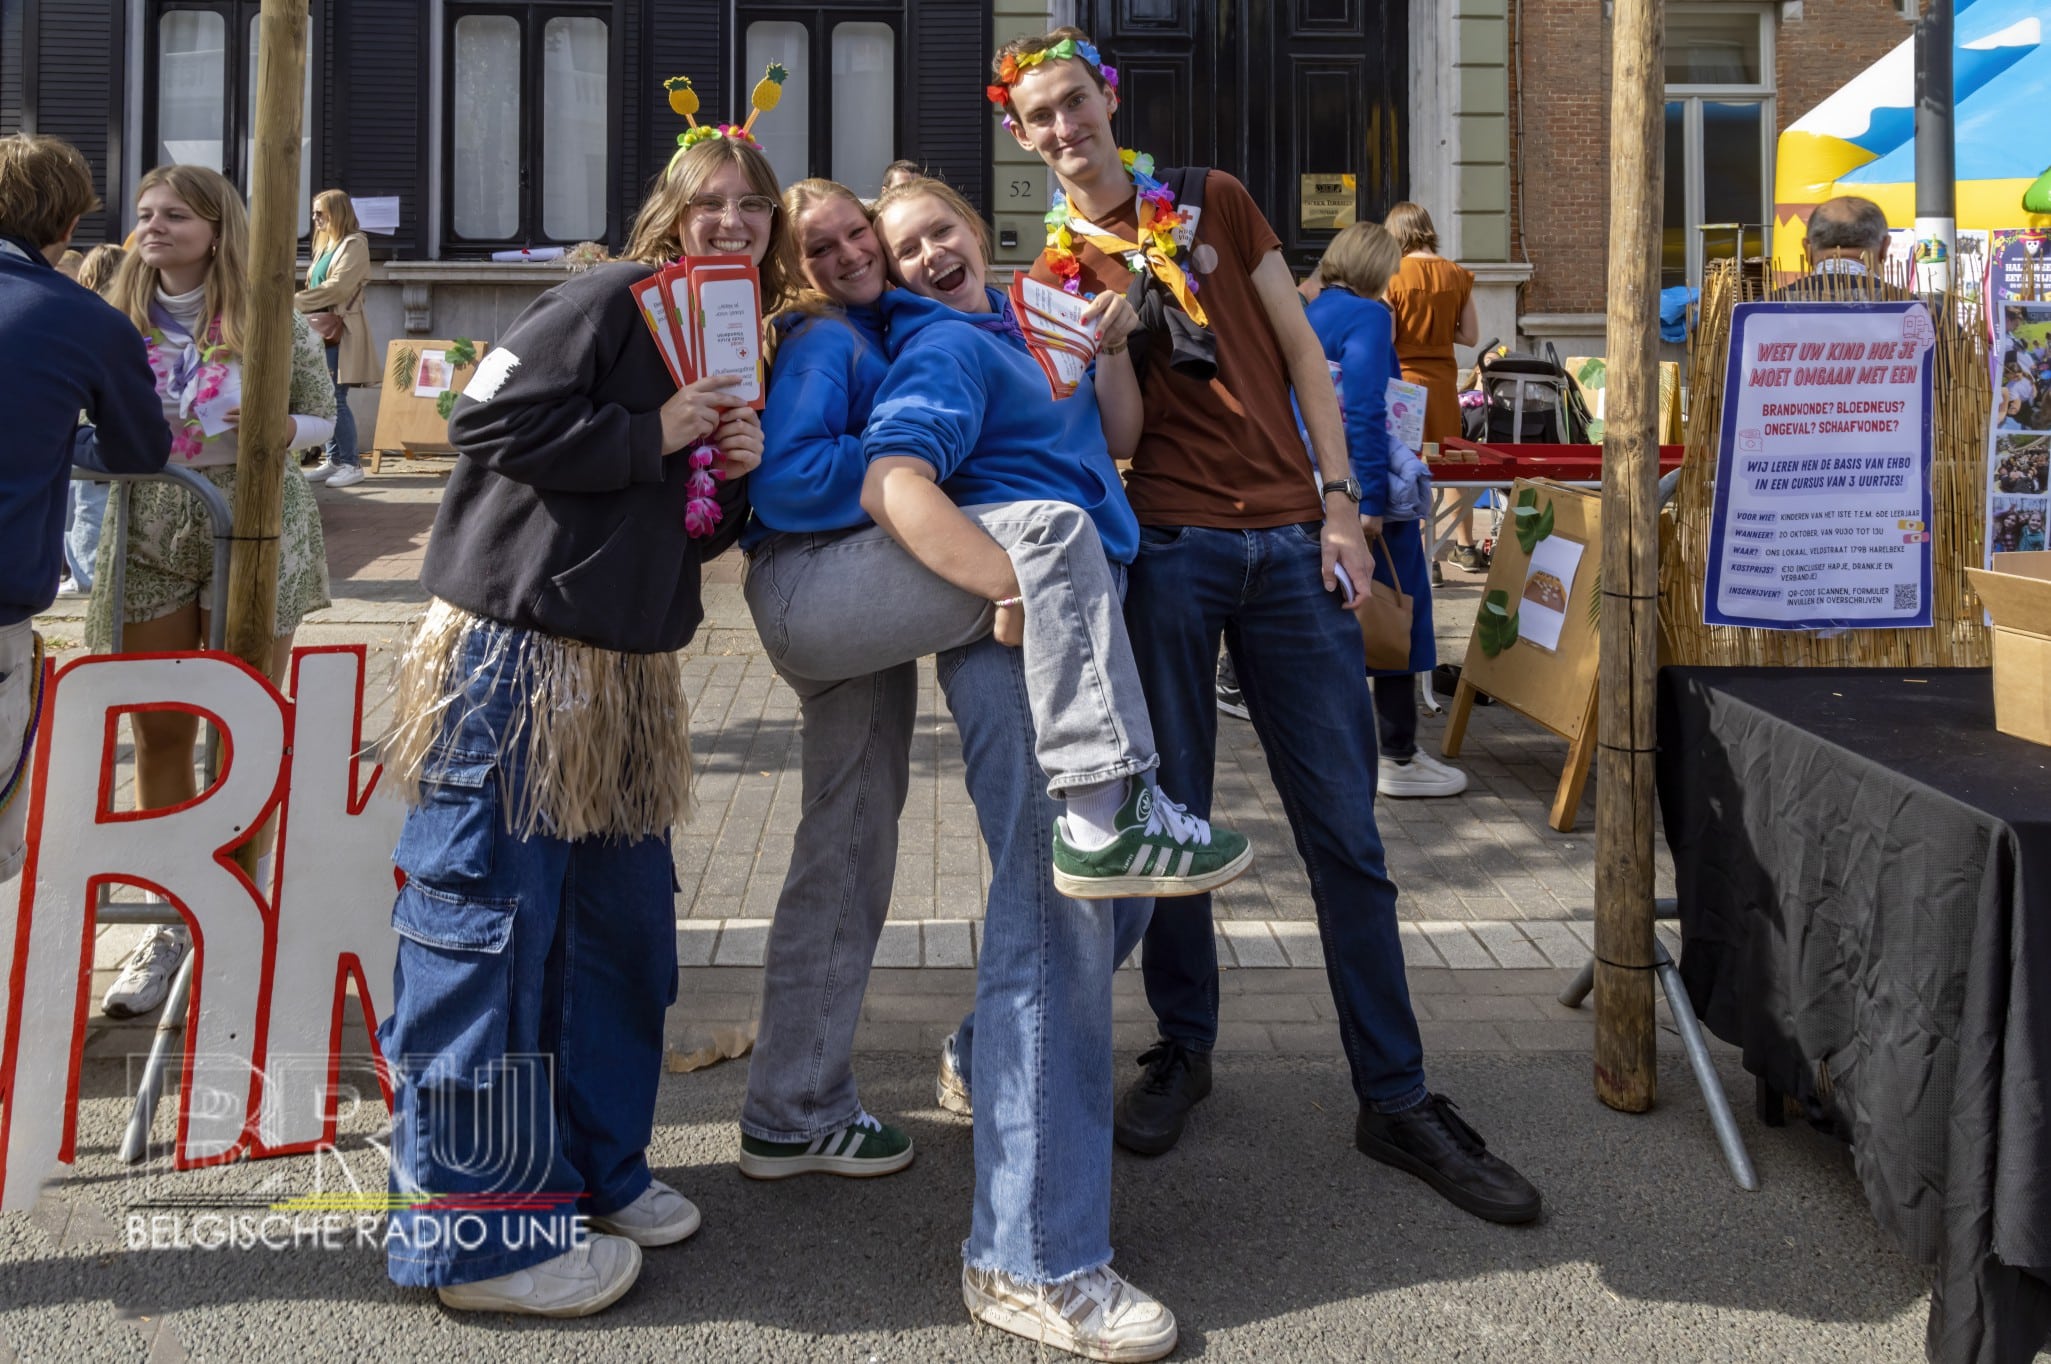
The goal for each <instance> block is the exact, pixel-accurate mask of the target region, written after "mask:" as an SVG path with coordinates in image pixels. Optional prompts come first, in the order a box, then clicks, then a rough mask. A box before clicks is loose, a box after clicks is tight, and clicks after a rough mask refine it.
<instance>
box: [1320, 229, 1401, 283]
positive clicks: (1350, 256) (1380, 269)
mask: <svg viewBox="0 0 2051 1364" xmlns="http://www.w3.org/2000/svg"><path fill="white" fill-rule="evenodd" d="M1402 266H1403V248H1402V247H1400V246H1398V245H1396V239H1395V238H1394V237H1392V236H1390V235H1389V234H1388V232H1387V231H1386V230H1385V229H1383V228H1381V227H1379V226H1377V225H1376V224H1374V223H1355V224H1353V226H1351V227H1349V228H1347V229H1346V230H1345V231H1343V232H1341V233H1340V234H1339V235H1338V236H1336V237H1334V238H1332V243H1331V245H1330V246H1327V247H1326V248H1325V254H1324V255H1323V256H1322V257H1321V258H1319V260H1318V263H1317V279H1318V282H1319V283H1320V284H1328V285H1329V284H1337V285H1340V286H1342V287H1344V288H1347V289H1351V290H1352V291H1353V292H1354V293H1356V294H1359V295H1360V296H1361V297H1362V298H1380V297H1381V296H1382V295H1383V294H1385V293H1387V292H1388V288H1389V277H1390V276H1391V275H1394V274H1395V273H1396V271H1398V270H1399V269H1401V268H1402Z"/></svg>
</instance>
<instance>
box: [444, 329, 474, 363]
mask: <svg viewBox="0 0 2051 1364" xmlns="http://www.w3.org/2000/svg"><path fill="white" fill-rule="evenodd" d="M476 363H477V343H476V342H475V341H472V340H471V339H470V338H469V337H467V336H459V337H457V338H456V339H455V340H453V341H451V342H449V364H450V365H452V366H454V367H455V368H457V369H461V368H463V366H465V365H474V364H476Z"/></svg>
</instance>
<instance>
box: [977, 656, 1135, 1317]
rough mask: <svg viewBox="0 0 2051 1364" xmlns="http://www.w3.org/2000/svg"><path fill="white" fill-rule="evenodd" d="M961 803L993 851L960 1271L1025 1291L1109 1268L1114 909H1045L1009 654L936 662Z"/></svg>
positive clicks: (1049, 813)
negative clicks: (958, 757)
mask: <svg viewBox="0 0 2051 1364" xmlns="http://www.w3.org/2000/svg"><path fill="white" fill-rule="evenodd" d="M939 672H940V685H941V687H942V688H943V689H944V690H945V692H946V694H947V704H948V707H949V709H951V710H952V711H953V712H954V722H955V725H956V727H957V728H958V729H959V730H960V731H961V743H962V755H963V758H964V759H965V762H966V766H967V770H968V788H969V797H970V799H972V800H973V801H974V802H975V807H976V818H977V819H978V820H979V821H980V823H981V825H982V830H983V840H984V842H986V843H987V844H988V845H989V848H990V867H991V876H990V899H989V904H988V908H987V910H986V912H985V917H984V920H983V952H982V959H981V961H980V962H979V963H978V966H977V970H976V1017H977V1018H978V1019H979V1020H980V1022H979V1025H978V1026H977V1028H976V1029H975V1053H976V1060H975V1082H974V1083H975V1105H976V1122H975V1157H976V1195H975V1207H974V1211H973V1213H972V1214H971V1217H970V1223H969V1236H968V1240H967V1241H966V1242H964V1243H963V1245H962V1258H963V1259H965V1260H966V1261H967V1262H968V1263H969V1264H970V1265H971V1266H973V1267H975V1268H979V1269H1001V1270H1003V1271H1004V1272H1005V1273H1007V1274H1009V1275H1011V1276H1012V1277H1014V1278H1016V1279H1019V1280H1022V1281H1024V1282H1026V1283H1055V1282H1058V1281H1060V1280H1063V1279H1067V1278H1070V1277H1072V1276H1074V1275H1076V1274H1079V1273H1082V1272H1083V1271H1085V1270H1090V1269H1095V1268H1096V1267H1098V1266H1099V1265H1103V1264H1107V1263H1109V1261H1110V1259H1111V1089H1112V1075H1111V972H1112V968H1113V967H1114V966H1115V965H1116V963H1117V960H1118V957H1117V943H1116V936H1117V935H1116V932H1115V929H1114V923H1115V921H1116V918H1117V915H1116V914H1115V913H1114V910H1113V905H1112V903H1109V902H1106V901H1102V900H1070V899H1067V898H1066V897H1064V896H1062V895H1060V894H1058V893H1056V891H1055V889H1054V878H1053V855H1054V850H1053V846H1052V839H1053V832H1054V820H1055V818H1056V817H1057V816H1059V814H1060V813H1061V806H1060V803H1059V802H1058V801H1057V800H1056V799H1055V798H1054V797H1052V796H1050V795H1049V794H1048V793H1047V790H1046V782H1045V778H1044V776H1043V774H1042V773H1041V771H1040V767H1039V764H1038V763H1037V762H1036V761H1035V760H1034V756H1033V712H1032V706H1031V704H1030V702H1029V701H1028V699H1027V696H1026V681H1025V664H1024V660H1023V659H1022V658H1021V656H1020V653H1019V651H1018V650H1016V649H1008V648H1005V647H1004V646H1003V645H1001V644H998V643H996V642H995V641H994V640H983V641H981V642H979V643H976V644H972V645H970V646H968V647H967V648H964V649H957V650H954V651H952V652H950V653H947V654H943V655H942V656H941V658H940V668H939Z"/></svg>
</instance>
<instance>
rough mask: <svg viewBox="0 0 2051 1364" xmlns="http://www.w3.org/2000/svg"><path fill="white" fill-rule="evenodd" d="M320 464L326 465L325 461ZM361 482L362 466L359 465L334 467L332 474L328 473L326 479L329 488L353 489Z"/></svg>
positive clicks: (338, 465)
mask: <svg viewBox="0 0 2051 1364" xmlns="http://www.w3.org/2000/svg"><path fill="white" fill-rule="evenodd" d="M322 462H323V463H326V461H322ZM362 481H363V466H362V465H361V464H337V465H335V466H334V472H332V473H330V474H329V475H328V479H327V483H328V486H329V487H330V488H353V487H355V486H356V485H357V484H359V483H361V482H362Z"/></svg>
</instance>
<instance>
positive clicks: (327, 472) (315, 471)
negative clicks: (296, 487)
mask: <svg viewBox="0 0 2051 1364" xmlns="http://www.w3.org/2000/svg"><path fill="white" fill-rule="evenodd" d="M340 467H341V466H340V465H338V464H336V463H335V462H334V461H333V460H331V459H326V458H323V459H322V460H321V462H320V463H318V464H309V465H307V466H306V467H305V468H303V469H301V470H300V471H299V476H300V477H301V478H303V479H305V480H306V481H307V482H308V483H325V482H327V481H328V480H329V479H330V478H333V477H334V474H335V470H336V469H339V468H340Z"/></svg>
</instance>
